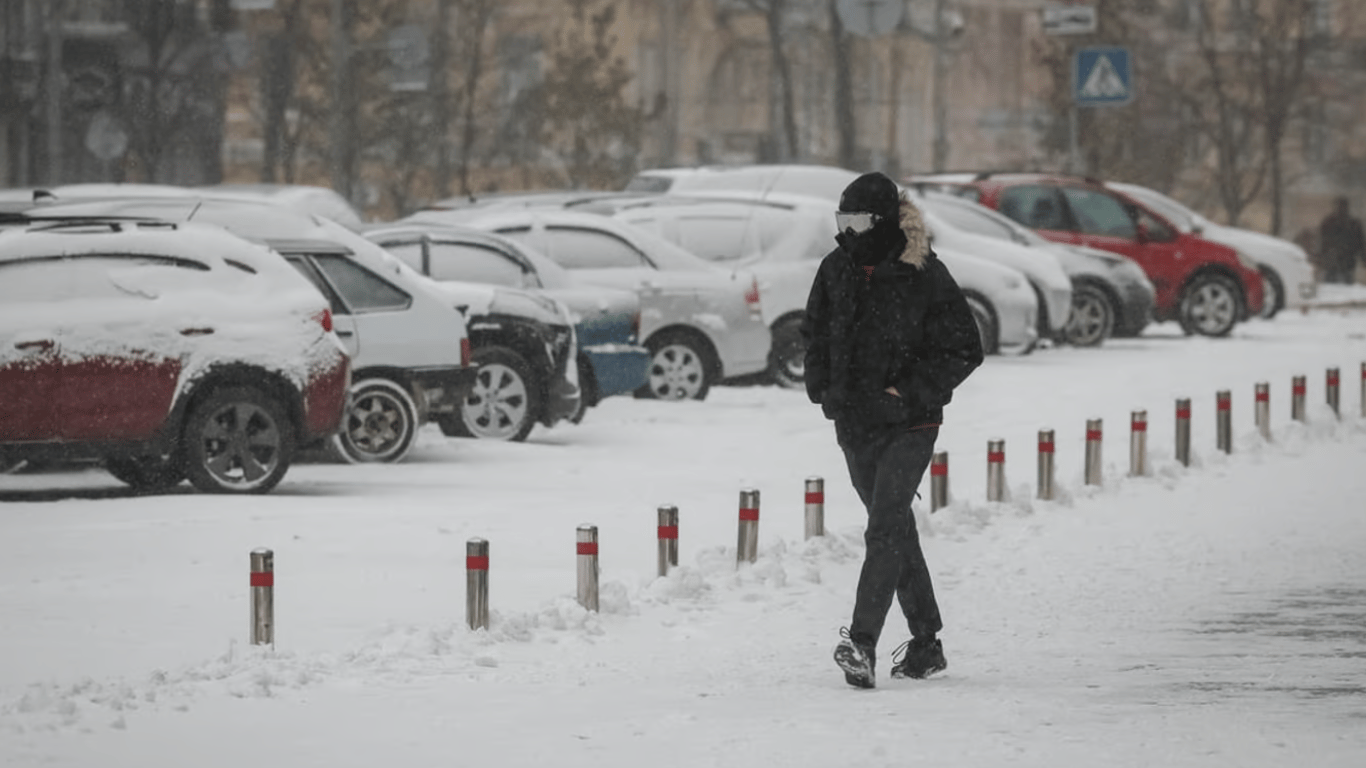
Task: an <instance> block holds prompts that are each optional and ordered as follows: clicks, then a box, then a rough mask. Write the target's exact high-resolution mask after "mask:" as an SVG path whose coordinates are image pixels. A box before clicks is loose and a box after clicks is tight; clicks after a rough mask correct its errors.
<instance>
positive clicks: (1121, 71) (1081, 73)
mask: <svg viewBox="0 0 1366 768" xmlns="http://www.w3.org/2000/svg"><path fill="white" fill-rule="evenodd" d="M1133 97H1134V77H1133V69H1132V68H1130V66H1129V49H1128V48H1082V49H1080V50H1078V51H1077V53H1076V55H1075V56H1073V58H1072V98H1073V100H1074V101H1075V102H1076V104H1077V106H1080V107H1100V106H1113V105H1117V104H1128V103H1129V102H1130V101H1131V100H1132V99H1133Z"/></svg>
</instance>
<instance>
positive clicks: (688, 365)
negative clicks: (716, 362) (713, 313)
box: [637, 330, 716, 400]
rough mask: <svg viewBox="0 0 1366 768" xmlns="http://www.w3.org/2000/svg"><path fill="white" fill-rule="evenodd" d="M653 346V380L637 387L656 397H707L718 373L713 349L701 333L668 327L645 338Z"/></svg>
mask: <svg viewBox="0 0 1366 768" xmlns="http://www.w3.org/2000/svg"><path fill="white" fill-rule="evenodd" d="M645 347H646V349H649V350H650V370H649V381H647V382H646V384H645V386H643V387H641V388H640V389H639V390H637V394H638V395H639V396H640V397H644V398H650V399H654V400H705V399H707V393H708V392H710V391H711V385H712V379H713V378H714V377H715V375H716V374H715V373H713V371H714V370H715V368H714V366H713V365H712V362H711V352H710V350H709V349H707V347H706V346H705V343H704V342H702V341H701V340H700V339H699V337H698V336H696V335H694V334H692V333H687V332H684V331H676V330H675V331H664V332H662V333H657V334H655V335H654V336H651V337H650V339H649V341H647V342H645Z"/></svg>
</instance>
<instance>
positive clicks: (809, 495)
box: [806, 477, 825, 539]
mask: <svg viewBox="0 0 1366 768" xmlns="http://www.w3.org/2000/svg"><path fill="white" fill-rule="evenodd" d="M824 535H825V479H824V478H821V477H808V478H806V538H808V539H810V538H813V537H815V536H824Z"/></svg>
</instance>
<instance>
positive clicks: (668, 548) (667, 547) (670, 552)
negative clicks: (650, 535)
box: [658, 504, 678, 576]
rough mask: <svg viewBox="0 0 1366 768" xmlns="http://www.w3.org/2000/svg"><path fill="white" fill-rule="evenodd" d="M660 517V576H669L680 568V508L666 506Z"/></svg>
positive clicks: (660, 512) (660, 511) (661, 510)
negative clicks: (670, 571)
mask: <svg viewBox="0 0 1366 768" xmlns="http://www.w3.org/2000/svg"><path fill="white" fill-rule="evenodd" d="M658 515H659V516H658V537H659V575H660V576H668V575H669V569H670V568H677V567H678V507H675V506H674V505H672V504H664V505H662V506H660V508H659V513H658Z"/></svg>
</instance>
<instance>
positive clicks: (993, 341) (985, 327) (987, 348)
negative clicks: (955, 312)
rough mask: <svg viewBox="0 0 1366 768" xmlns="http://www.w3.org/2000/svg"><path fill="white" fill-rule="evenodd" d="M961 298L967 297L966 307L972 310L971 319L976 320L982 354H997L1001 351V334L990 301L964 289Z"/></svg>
mask: <svg viewBox="0 0 1366 768" xmlns="http://www.w3.org/2000/svg"><path fill="white" fill-rule="evenodd" d="M963 298H965V299H967V302H968V309H970V310H972V319H973V320H975V321H976V322H977V332H978V333H979V334H981V336H982V354H984V355H994V354H997V353H998V352H1000V351H1001V345H1000V343H999V341H1000V338H1001V336H1000V331H998V330H997V328H996V313H995V312H994V311H992V308H991V302H989V301H987V300H986V299H984V298H982V297H981V296H978V295H977V294H975V293H970V292H966V291H965V292H964V293H963Z"/></svg>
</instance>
